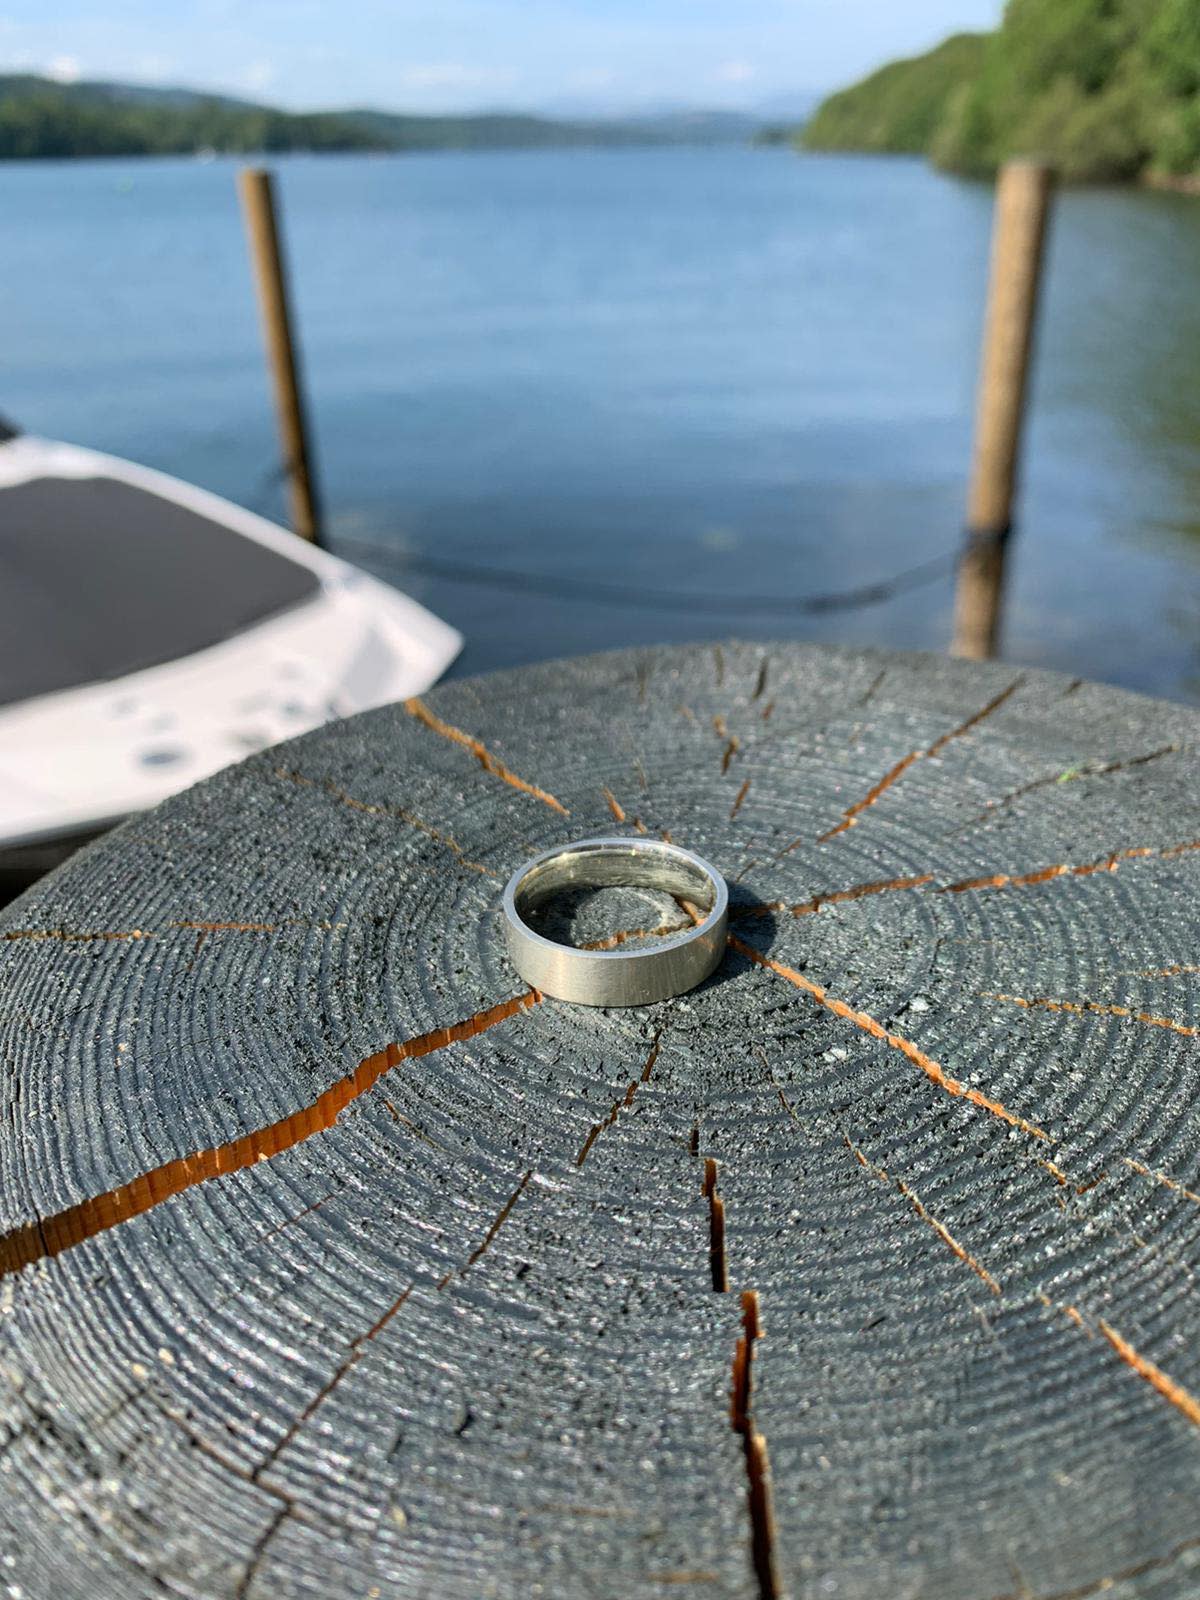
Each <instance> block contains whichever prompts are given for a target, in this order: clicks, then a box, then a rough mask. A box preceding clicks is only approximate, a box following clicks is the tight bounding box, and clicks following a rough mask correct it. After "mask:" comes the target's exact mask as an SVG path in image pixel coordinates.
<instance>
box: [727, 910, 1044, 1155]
mask: <svg viewBox="0 0 1200 1600" xmlns="http://www.w3.org/2000/svg"><path fill="white" fill-rule="evenodd" d="M729 943H730V945H731V946H732V947H733V949H735V950H736V951H738V952H739V954H741V955H744V956H745V957H746V959H747V960H749V961H753V962H754V964H755V965H756V966H759V967H765V968H766V969H767V970H768V971H769V972H774V973H775V974H776V975H777V976H778V977H780V978H783V979H785V980H786V981H787V982H788V983H791V984H794V985H795V987H796V988H797V989H802V990H803V991H804V993H805V994H807V995H811V996H812V998H813V999H814V1000H815V1001H816V1002H817V1004H818V1005H821V1006H824V1007H825V1009H826V1011H831V1012H832V1013H833V1015H834V1016H835V1017H841V1018H842V1019H843V1021H845V1022H852V1023H853V1024H854V1026H855V1027H856V1028H861V1029H862V1031H863V1032H864V1033H867V1034H870V1036H871V1037H872V1038H873V1039H878V1040H880V1041H881V1043H883V1044H886V1045H888V1046H890V1048H891V1049H893V1050H898V1051H899V1052H900V1054H901V1055H902V1056H904V1058H905V1059H906V1060H907V1061H911V1062H912V1064H913V1066H914V1067H919V1068H920V1070H921V1071H922V1072H923V1073H924V1074H925V1076H926V1077H927V1078H928V1079H929V1081H930V1082H931V1083H932V1084H934V1085H936V1087H937V1088H939V1089H941V1090H943V1092H944V1093H946V1094H949V1095H953V1096H955V1097H959V1098H962V1099H964V1100H967V1101H969V1102H970V1104H971V1105H973V1106H978V1107H979V1108H980V1109H981V1110H982V1111H988V1112H990V1113H991V1115H992V1116H994V1117H999V1118H1000V1120H1001V1121H1002V1122H1007V1123H1008V1124H1009V1125H1010V1126H1011V1127H1014V1128H1020V1130H1021V1131H1022V1133H1028V1134H1031V1135H1032V1136H1033V1138H1035V1139H1045V1138H1046V1137H1047V1135H1046V1133H1045V1131H1044V1130H1043V1129H1042V1128H1039V1127H1036V1126H1035V1125H1034V1124H1033V1123H1032V1122H1027V1121H1026V1120H1025V1118H1024V1117H1021V1116H1018V1115H1017V1114H1016V1113H1015V1112H1012V1111H1009V1110H1008V1108H1007V1107H1006V1106H1003V1105H1001V1104H1000V1102H999V1101H998V1100H992V1099H989V1098H988V1096H987V1095H985V1094H982V1093H981V1092H980V1091H979V1090H978V1089H972V1088H969V1087H968V1086H967V1085H966V1084H965V1083H959V1081H958V1079H957V1078H952V1077H951V1076H950V1074H949V1073H948V1072H946V1071H945V1069H944V1068H943V1067H941V1066H940V1065H939V1064H938V1063H937V1062H936V1061H934V1060H933V1059H932V1057H930V1056H927V1055H926V1054H925V1052H924V1051H923V1050H922V1049H920V1048H919V1047H918V1046H917V1045H915V1044H914V1043H913V1042H912V1040H911V1039H905V1038H904V1037H903V1036H902V1035H901V1034H898V1033H889V1032H888V1030H887V1029H886V1028H885V1027H884V1025H883V1024H882V1022H878V1021H876V1019H875V1018H874V1017H872V1016H868V1014H867V1013H866V1012H865V1011H855V1010H854V1008H853V1006H848V1005H847V1004H846V1002H845V1001H844V1000H837V999H835V998H834V996H833V995H831V994H829V993H828V991H827V990H826V989H824V988H823V987H822V986H821V984H819V983H814V982H813V980H812V979H811V978H806V977H805V976H804V974H803V973H802V972H797V971H796V970H795V969H794V968H792V967H785V966H784V964H783V963H782V962H781V961H776V960H774V959H773V958H772V957H771V956H765V955H763V953H762V951H761V950H756V949H755V948H754V946H753V945H749V944H746V943H745V942H744V941H743V940H741V939H739V938H738V936H737V935H736V934H734V933H731V934H730V935H729Z"/></svg>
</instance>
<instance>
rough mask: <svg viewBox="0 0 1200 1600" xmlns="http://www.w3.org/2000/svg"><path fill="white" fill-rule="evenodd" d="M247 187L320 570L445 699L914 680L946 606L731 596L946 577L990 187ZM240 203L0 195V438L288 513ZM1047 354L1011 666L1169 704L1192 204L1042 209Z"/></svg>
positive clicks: (1185, 591)
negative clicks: (342, 568) (719, 678)
mask: <svg viewBox="0 0 1200 1600" xmlns="http://www.w3.org/2000/svg"><path fill="white" fill-rule="evenodd" d="M278 166H279V171H280V174H281V184H282V194H283V200H284V205H285V208H286V228H287V234H288V238H289V242H290V248H291V255H292V264H293V273H294V283H295V295H296V302H297V309H298V316H299V326H300V329H301V335H302V341H303V347H304V354H305V358H306V363H307V372H308V380H309V390H310V395H311V402H312V411H313V417H314V423H315V430H316V439H317V453H318V460H319V463H320V469H321V478H322V487H323V492H324V496H325V499H326V502H327V506H328V511H329V521H330V528H331V541H330V542H331V544H332V546H333V548H334V549H335V550H340V551H341V552H342V553H345V554H348V555H351V556H353V558H354V559H356V560H358V561H360V562H361V563H362V564H363V565H364V566H367V567H369V568H371V569H372V570H374V571H376V572H377V573H379V574H380V575H383V576H390V577H392V578H394V579H395V580H396V581H398V582H400V583H402V585H403V587H405V588H406V589H408V590H409V592H411V593H413V594H414V595H417V596H418V597H419V598H421V599H424V600H425V601H427V603H428V604H430V605H431V606H432V607H434V609H436V610H437V611H439V612H440V613H441V614H442V615H443V616H445V617H447V618H448V619H449V620H451V621H453V622H454V623H456V624H457V625H458V626H459V627H460V628H461V629H462V630H463V632H464V633H465V634H466V636H467V640H468V644H467V649H466V651H465V652H464V655H463V657H462V660H461V663H460V666H459V668H458V669H456V670H460V671H469V670H484V669H487V668H490V667H495V666H502V665H510V664H514V663H518V662H521V661H527V660H532V659H536V658H539V657H545V656H550V655H558V654H564V653H575V652H579V651H583V650H590V649H597V648H603V647H606V646H608V645H616V644H631V643H643V642H648V641H653V640H667V639H693V638H716V637H721V636H726V635H729V634H734V633H737V634H741V635H742V636H745V637H800V638H814V639H826V640H839V641H845V642H851V643H875V644H885V645H892V646H899V647H911V648H941V647H943V646H944V644H945V642H946V640H947V638H948V634H949V624H950V605H951V585H950V581H949V579H948V578H945V577H941V578H937V579H935V580H934V581H930V582H927V583H925V584H923V585H921V586H920V587H917V588H914V589H911V590H910V591H909V592H907V593H904V594H903V595H901V596H899V597H897V598H895V599H893V600H891V601H889V602H887V603H885V604H882V605H879V606H875V607H872V608H865V609H861V610H856V611H851V612H840V613H833V614H828V615H819V616H812V615H808V614H805V613H803V612H800V611H797V612H789V611H788V610H786V609H783V610H776V611H775V612H774V613H764V612H759V611H756V610H754V609H752V608H751V609H745V608H744V606H743V605H742V604H741V602H744V601H745V600H746V599H747V598H751V599H752V598H753V597H755V596H765V597H767V598H773V599H775V600H776V601H777V602H778V601H786V600H788V599H789V597H791V596H806V595H812V594H814V593H821V592H825V591H830V590H843V589H846V588H850V587H854V586H856V585H858V584H862V583H867V582H871V581H874V580H876V579H886V578H888V577H890V576H892V575H893V574H895V573H898V572H901V571H907V570H909V569H911V568H913V567H915V566H917V565H919V564H920V563H923V562H927V561H930V560H933V559H934V558H937V557H939V556H943V555H945V554H947V553H949V552H951V551H952V550H953V549H954V548H955V546H956V545H957V542H958V539H959V534H960V526H961V519H962V506H963V499H964V483H965V475H966V470H967V464H968V459H969V449H970V436H971V413H972V402H973V389H974V382H975V370H976V357H977V350H978V343H979V329H980V319H981V315H982V303H983V296H984V290H985V279H986V268H987V246H988V231H989V226H990V205H991V196H990V192H989V191H988V190H986V189H984V188H982V187H979V186H975V185H970V184H965V183H960V182H957V181H954V180H951V179H947V178H944V177H941V176H939V175H937V174H935V173H932V172H930V171H929V170H928V169H927V168H926V167H925V166H923V165H922V164H920V163H918V162H915V161H908V160H879V159H874V158H855V157H849V158H846V157H816V156H809V157H799V156H796V155H794V154H791V153H790V152H788V151H784V150H751V149H734V148H730V149H696V150H673V149H662V150H640V151H638V150H635V151H595V152H590V151H589V152H578V151H572V152H561V153H560V152H538V153H521V154H493V155H440V156H419V157H400V158H395V157H390V158H379V157H359V156H352V157H351V156H348V157H324V158H308V157H303V158H300V157H296V158H290V159H287V160H284V161H282V162H280V163H279V164H278ZM234 171H235V166H234V164H233V163H232V162H226V161H224V160H221V161H214V162H210V163H207V164H205V163H200V162H194V161H176V160H168V161H136V162H135V161H130V162H79V163H63V164H60V163H53V164H34V163H29V164H25V163H22V164H7V165H0V259H2V260H3V293H0V412H5V413H7V414H8V415H10V416H11V417H12V418H13V419H14V420H16V421H17V422H19V423H21V424H22V425H24V426H25V427H27V428H28V429H30V430H31V431H36V432H40V433H45V434H48V435H51V436H55V437H59V438H63V439H69V440H71V441H74V442H77V443H82V444H89V445H94V446H96V447H98V448H101V449H105V450H111V451H114V452H116V453H117V454H120V455H124V456H129V457H132V458H133V459H135V460H138V461H144V462H147V463H149V464H151V465H153V466H157V467H161V468H164V469H165V470H166V471H168V472H172V473H176V474H178V475H179V476H181V477H183V478H187V479H191V480H192V481H194V482H197V483H200V484H203V485H205V486H206V487H209V488H212V489H215V490H218V491H219V492H221V493H222V494H226V495H228V496H230V497H231V498H232V499H234V500H238V501H241V502H243V503H245V504H248V505H253V506H254V507H256V509H260V510H265V511H267V512H268V513H269V514H271V515H275V516H280V517H282V504H283V503H282V496H281V493H280V490H279V487H278V484H277V483H273V482H272V473H271V469H272V464H273V462H274V461H275V460H276V443H275V435H274V426H273V420H272V415H271V411H270V400H269V395H268V392H267V388H266V379H265V373H264V364H263V358H262V354H261V346H260V336H259V328H258V324H257V318H256V312H255V306H254V301H253V293H252V287H251V281H250V276H249V271H248V267H247V261H246V254H245V246H244V240H243V235H242V229H241V222H240V218H239V215H238V209H237V203H236V197H235V192H234ZM1041 332H1042V337H1041V340H1040V345H1039V349H1038V357H1037V367H1036V378H1035V383H1034V391H1033V399H1032V409H1031V413H1030V418H1029V432H1028V449H1027V454H1026V467H1025V476H1024V492H1023V495H1022V501H1021V512H1020V534H1019V542H1018V544H1017V546H1016V549H1015V564H1014V570H1013V583H1012V587H1011V595H1010V604H1009V610H1008V619H1007V629H1006V635H1005V651H1004V653H1005V655H1006V656H1007V657H1008V658H1009V659H1011V660H1013V661H1019V662H1028V663H1036V664H1044V665H1050V666H1055V667H1061V668H1064V669H1066V670H1069V671H1072V672H1076V673H1079V674H1082V675H1085V676H1089V677H1097V678H1103V679H1107V680H1110V681H1112V682H1115V683H1122V684H1127V685H1131V686H1134V687H1138V688H1142V689H1146V690H1150V691H1153V692H1156V693H1159V694H1163V695H1167V696H1171V697H1174V698H1182V699H1190V698H1200V367H1198V365H1197V360H1196V354H1197V351H1200V201H1196V200H1190V199H1186V198H1180V197H1174V196H1169V195H1158V194H1148V193H1146V194H1143V193H1120V192H1112V191H1095V190H1093V191H1084V192H1078V193H1070V194H1067V195H1065V196H1063V197H1062V198H1061V200H1060V202H1059V205H1058V209H1057V213H1056V216H1055V220H1054V225H1053V233H1052V239H1051V248H1050V258H1049V271H1048V280H1047V295H1046V301H1045V315H1044V319H1043V323H1042V330H1041ZM406 552H407V553H410V554H411V553H417V554H424V555H425V556H426V557H432V558H434V559H435V560H436V561H438V562H442V563H447V562H451V563H452V562H456V561H461V562H465V563H469V564H471V565H472V566H481V565H482V566H487V567H493V568H495V567H499V568H503V569H505V570H507V571H519V572H522V573H533V574H541V575H545V576H547V577H550V578H555V579H558V578H567V579H570V580H572V581H574V582H576V583H582V584H583V585H584V586H585V592H584V593H582V594H574V595H571V596H569V597H562V598H560V597H555V596H552V595H546V594H541V593H533V594H530V593H514V592H509V591H506V590H500V589H495V588H491V587H488V586H484V585H482V584H477V583H469V584H464V583H460V582H456V581H451V580H449V579H448V578H446V577H444V576H438V577H432V576H429V575H427V574H423V573H418V572H416V571H414V570H412V569H408V568H406V566H405V563H404V556H405V553H406ZM592 580H596V581H604V582H608V583H613V584H616V585H631V586H633V587H634V588H636V589H643V590H644V589H651V590H664V589H666V590H669V591H672V592H674V593H676V594H678V595H683V596H687V595H691V596H694V597H696V599H695V604H694V608H692V609H688V608H684V609H672V610H662V609H655V608H654V607H653V606H635V605H632V604H624V605H618V604H610V603H607V602H602V601H601V600H600V599H599V598H598V596H597V595H595V594H591V595H589V594H588V593H586V585H587V584H588V583H590V582H591V581H592Z"/></svg>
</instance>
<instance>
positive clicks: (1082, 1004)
mask: <svg viewBox="0 0 1200 1600" xmlns="http://www.w3.org/2000/svg"><path fill="white" fill-rule="evenodd" d="M981 998H982V999H984V1000H1003V1001H1006V1002H1007V1003H1008V1004H1009V1005H1014V1006H1021V1007H1023V1008H1024V1009H1025V1010H1026V1011H1069V1012H1071V1013H1072V1014H1073V1015H1075V1016H1079V1017H1082V1016H1087V1015H1088V1013H1089V1012H1090V1013H1092V1014H1093V1015H1095V1016H1098V1017H1120V1018H1123V1019H1124V1020H1126V1021H1129V1022H1140V1023H1143V1024H1144V1025H1145V1026H1146V1027H1148V1028H1165V1029H1167V1031H1168V1032H1170V1033H1180V1034H1182V1035H1183V1037H1184V1038H1185V1039H1195V1038H1197V1037H1200V1028H1192V1027H1189V1026H1188V1024H1187V1023H1185V1022H1175V1021H1173V1020H1172V1019H1171V1018H1170V1017H1154V1016H1151V1015H1150V1013H1149V1012H1148V1011H1133V1010H1131V1009H1130V1008H1129V1007H1128V1006H1107V1005H1101V1004H1100V1002H1099V1001H1098V1000H1047V999H1044V998H1039V999H1035V1000H1027V999H1025V998H1024V996H1022V995H1019V994H986V993H985V994H983V995H982V996H981Z"/></svg>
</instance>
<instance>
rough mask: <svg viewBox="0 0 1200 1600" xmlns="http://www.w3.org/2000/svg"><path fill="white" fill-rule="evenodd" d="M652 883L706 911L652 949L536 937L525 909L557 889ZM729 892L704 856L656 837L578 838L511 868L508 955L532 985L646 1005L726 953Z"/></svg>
mask: <svg viewBox="0 0 1200 1600" xmlns="http://www.w3.org/2000/svg"><path fill="white" fill-rule="evenodd" d="M617 887H624V888H636V889H660V890H664V891H665V892H666V893H667V894H670V895H674V896H677V897H678V898H680V899H683V900H687V901H688V902H690V903H692V904H695V905H696V906H697V908H698V909H699V910H702V911H704V912H705V913H706V915H705V916H704V918H703V920H702V921H701V922H698V923H697V924H696V925H695V926H694V927H691V928H685V929H683V930H682V931H681V932H679V933H676V934H673V935H672V936H670V937H669V938H666V939H663V940H662V941H661V942H660V943H658V944H656V945H655V946H654V947H653V949H649V950H645V949H635V950H622V949H620V948H618V949H613V950H581V949H578V948H577V947H576V946H574V945H566V944H556V943H555V941H554V940H553V939H545V938H543V937H542V935H541V934H540V933H535V932H534V930H533V929H532V928H531V927H530V926H529V924H528V923H527V922H526V921H525V914H526V913H527V912H529V911H531V910H533V909H534V908H535V907H536V906H538V905H540V904H541V903H542V902H543V901H544V900H546V899H548V898H549V896H550V895H552V894H554V893H556V892H557V891H558V890H560V889H579V888H589V889H593V888H594V889H605V888H617ZM728 919H729V891H728V890H727V889H726V887H725V880H724V878H722V876H721V874H720V873H719V872H717V871H716V870H715V869H714V868H713V867H710V866H709V864H708V862H707V861H702V860H701V858H700V857H699V856H697V855H693V854H692V852H691V851H690V850H681V849H680V848H679V846H678V845H674V844H665V843H661V842H660V841H659V840H657V839H628V838H626V839H580V840H579V841H578V842H577V843H575V844H566V845H558V846H557V847H556V848H555V849H553V850H546V851H544V852H543V853H542V854H541V855H540V856H534V858H533V860H532V861H527V862H526V863H525V865H524V866H523V867H521V868H519V869H518V871H516V872H514V873H513V875H512V877H511V878H510V879H509V882H508V887H507V888H506V889H505V891H504V936H505V945H506V948H507V951H508V959H509V960H510V961H511V962H512V964H513V966H514V967H516V969H517V971H518V972H519V973H520V974H521V976H522V977H523V978H524V979H525V982H526V983H528V984H529V985H530V986H531V987H532V988H534V989H538V990H540V991H541V993H542V994H548V995H553V996H554V998H555V999H556V1000H570V1001H573V1002H574V1004H576V1005H581V1006H645V1005H650V1004H651V1003H652V1002H653V1001H655V1000H666V999H669V998H670V996H671V995H675V994H683V993H685V992H686V991H687V990H688V989H694V988H695V987H696V985H697V984H698V983H703V982H704V980H705V978H707V977H708V975H709V973H710V972H712V971H713V969H714V968H715V967H716V965H717V963H718V962H719V961H720V959H721V957H722V955H723V954H724V953H725V927H726V923H727V922H728Z"/></svg>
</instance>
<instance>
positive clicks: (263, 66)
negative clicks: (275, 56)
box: [242, 61, 275, 89]
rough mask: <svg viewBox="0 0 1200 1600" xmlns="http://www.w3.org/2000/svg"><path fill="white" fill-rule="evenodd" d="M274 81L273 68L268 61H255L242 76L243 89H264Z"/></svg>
mask: <svg viewBox="0 0 1200 1600" xmlns="http://www.w3.org/2000/svg"><path fill="white" fill-rule="evenodd" d="M274 81H275V68H274V67H273V66H272V65H271V63H270V62H269V61H255V62H253V63H252V64H251V65H250V66H249V67H247V68H246V70H245V72H243V74H242V84H243V87H245V88H247V89H266V88H268V87H269V86H270V85H271V84H272V83H273V82H274Z"/></svg>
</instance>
